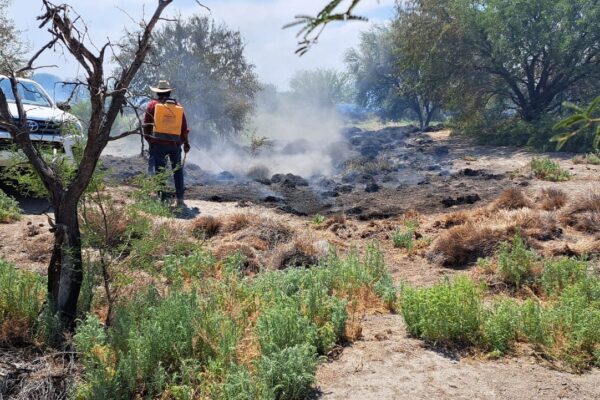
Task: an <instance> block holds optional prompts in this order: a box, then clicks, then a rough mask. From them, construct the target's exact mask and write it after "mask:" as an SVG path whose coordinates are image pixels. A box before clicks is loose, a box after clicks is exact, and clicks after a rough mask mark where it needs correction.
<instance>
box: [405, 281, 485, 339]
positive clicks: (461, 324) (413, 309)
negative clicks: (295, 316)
mask: <svg viewBox="0 0 600 400" xmlns="http://www.w3.org/2000/svg"><path fill="white" fill-rule="evenodd" d="M482 295H483V290H482V287H481V286H480V285H477V284H475V283H473V282H472V281H471V280H470V279H469V278H466V277H458V278H456V279H455V280H453V281H446V282H443V283H441V284H438V285H435V286H433V287H430V288H420V289H417V288H413V287H411V286H405V287H403V288H402V293H401V298H400V299H401V307H402V315H403V316H404V320H405V321H406V324H407V326H408V330H409V332H410V333H411V335H413V336H416V337H419V338H421V339H424V340H426V341H428V342H432V343H436V344H449V345H460V346H463V345H474V344H477V343H478V342H479V341H480V336H481V329H480V326H481V323H482V316H483V303H482Z"/></svg>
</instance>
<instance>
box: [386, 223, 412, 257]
mask: <svg viewBox="0 0 600 400" xmlns="http://www.w3.org/2000/svg"><path fill="white" fill-rule="evenodd" d="M417 228H418V223H417V222H415V221H407V222H406V223H405V224H404V227H403V228H402V229H400V228H398V229H396V231H395V232H394V234H393V235H392V243H393V244H394V247H395V248H397V249H406V250H408V251H411V250H412V249H414V247H415V240H414V239H415V231H416V229H417Z"/></svg>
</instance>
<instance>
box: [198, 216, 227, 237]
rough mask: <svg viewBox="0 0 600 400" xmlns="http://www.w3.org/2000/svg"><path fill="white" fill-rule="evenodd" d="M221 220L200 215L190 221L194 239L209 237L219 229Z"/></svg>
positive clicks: (213, 235)
mask: <svg viewBox="0 0 600 400" xmlns="http://www.w3.org/2000/svg"><path fill="white" fill-rule="evenodd" d="M221 226H222V224H221V221H220V220H218V219H217V218H215V217H212V216H202V217H198V218H196V219H194V220H193V221H192V226H191V232H192V235H193V236H194V237H195V238H196V239H201V240H203V239H210V238H212V237H215V236H217V235H218V234H219V232H220V231H221Z"/></svg>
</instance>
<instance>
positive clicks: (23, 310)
mask: <svg viewBox="0 0 600 400" xmlns="http://www.w3.org/2000/svg"><path fill="white" fill-rule="evenodd" d="M45 296H46V284H45V282H44V279H43V278H42V277H41V276H39V275H38V274H34V273H30V272H24V271H20V270H17V269H16V268H15V266H14V265H12V264H9V263H8V262H6V261H4V260H3V259H1V258H0V332H1V333H2V335H1V336H0V341H9V340H10V341H15V340H16V341H19V340H31V339H32V338H33V337H34V336H35V332H36V323H37V318H38V316H39V314H40V311H41V309H42V305H43V302H44V298H45Z"/></svg>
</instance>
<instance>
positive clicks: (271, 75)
mask: <svg viewBox="0 0 600 400" xmlns="http://www.w3.org/2000/svg"><path fill="white" fill-rule="evenodd" d="M201 2H202V3H203V4H205V5H206V6H208V7H209V8H210V9H211V12H210V16H211V17H212V18H214V19H215V20H216V21H217V22H224V23H225V24H227V25H228V26H229V27H230V28H233V29H238V30H240V31H241V33H242V35H243V37H244V39H245V42H246V49H247V52H246V54H247V56H248V59H249V60H250V61H251V62H252V63H253V64H254V65H255V66H256V71H257V73H258V74H259V76H260V78H261V80H262V81H265V82H270V83H274V84H276V85H277V86H278V87H280V88H281V89H285V88H286V86H287V83H288V81H289V78H290V77H291V76H292V75H293V73H294V72H295V71H297V70H301V69H312V68H338V69H343V68H344V64H343V55H344V52H345V51H346V50H347V49H348V48H350V47H352V46H354V45H355V44H356V43H357V41H358V37H359V34H360V31H363V30H366V29H368V28H369V24H372V23H381V22H383V21H386V20H387V19H389V18H391V17H392V15H393V5H394V0H379V1H378V0H363V1H362V3H361V4H360V5H359V9H358V10H357V13H359V14H361V15H365V16H367V17H369V19H370V21H369V22H367V23H365V22H350V23H339V24H335V25H330V26H329V27H328V28H327V29H326V30H325V32H324V33H323V35H322V37H321V39H320V41H319V44H318V45H317V46H315V47H314V48H313V49H311V51H310V52H309V53H308V54H306V55H305V56H303V57H298V56H296V55H295V54H294V50H295V47H296V38H295V33H296V30H294V29H293V28H292V29H287V30H282V29H281V27H282V26H283V25H284V24H286V23H288V22H290V21H292V20H293V18H294V16H295V15H297V14H311V15H314V14H315V13H316V12H317V11H318V10H319V9H320V8H321V7H322V6H323V5H324V4H325V3H326V2H327V0H202V1H201ZM68 3H69V4H70V5H72V6H73V8H74V9H75V10H76V11H77V12H78V13H80V14H81V16H82V18H83V19H84V20H85V21H86V23H87V25H88V28H89V36H90V39H91V40H92V42H93V43H95V44H96V45H98V46H100V45H101V44H102V43H104V42H105V41H106V38H107V37H109V38H111V39H113V40H117V39H118V38H119V37H120V36H121V35H122V32H123V30H124V28H125V27H126V26H130V27H131V26H132V21H131V18H134V19H136V20H139V18H141V17H142V16H143V15H144V14H145V15H146V16H147V15H148V14H150V13H151V12H152V11H153V9H154V7H155V5H156V0H119V1H117V0H70V1H68ZM40 11H41V1H39V0H13V4H12V6H11V8H10V11H9V13H10V16H11V17H12V18H13V19H14V20H15V23H16V25H17V28H18V29H20V30H21V31H22V36H23V37H24V38H25V39H26V40H27V42H28V43H29V45H30V47H31V49H35V48H37V47H39V46H42V45H44V44H45V43H46V42H47V41H48V34H47V33H45V32H44V31H43V30H40V29H38V27H37V21H36V19H35V17H36V16H37V15H38V14H40ZM175 13H181V14H182V15H183V16H186V15H191V14H194V13H196V14H203V15H206V14H209V12H208V11H207V10H206V9H204V8H202V7H200V6H199V5H198V4H197V3H196V2H195V0H175V1H174V2H173V4H171V5H170V6H169V9H168V12H167V15H173V14H175ZM40 64H44V65H47V64H57V65H59V68H58V69H57V68H54V69H48V70H46V71H44V72H50V73H53V74H56V75H59V76H61V77H63V78H67V77H73V76H75V75H76V74H77V73H78V68H77V65H76V63H74V62H73V61H71V60H70V59H68V58H67V59H65V57H64V56H63V55H62V54H60V53H52V52H50V53H48V54H46V55H45V56H44V57H43V58H41V59H40Z"/></svg>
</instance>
